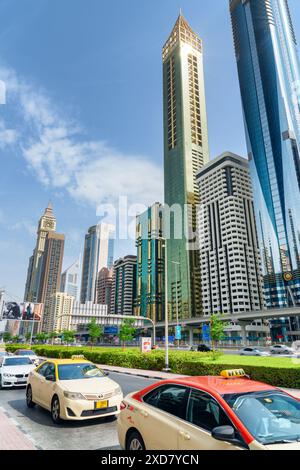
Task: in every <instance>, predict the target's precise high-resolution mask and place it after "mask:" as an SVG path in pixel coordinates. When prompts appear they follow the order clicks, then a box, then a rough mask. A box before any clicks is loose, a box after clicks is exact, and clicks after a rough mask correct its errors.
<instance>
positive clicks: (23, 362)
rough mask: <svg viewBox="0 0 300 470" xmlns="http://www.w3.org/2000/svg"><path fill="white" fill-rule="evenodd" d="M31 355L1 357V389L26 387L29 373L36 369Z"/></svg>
mask: <svg viewBox="0 0 300 470" xmlns="http://www.w3.org/2000/svg"><path fill="white" fill-rule="evenodd" d="M35 367H36V366H35V365H34V364H33V363H32V361H31V359H30V358H29V357H26V356H25V357H24V356H4V357H1V358H0V389H1V388H8V387H25V386H26V384H27V380H28V375H29V373H30V372H31V371H32V370H34V369H35Z"/></svg>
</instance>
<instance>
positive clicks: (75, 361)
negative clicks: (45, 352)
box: [44, 359, 91, 365]
mask: <svg viewBox="0 0 300 470" xmlns="http://www.w3.org/2000/svg"><path fill="white" fill-rule="evenodd" d="M45 362H52V363H53V364H57V365H62V364H78V363H83V364H90V363H91V361H88V360H87V359H45V361H44V363H45Z"/></svg>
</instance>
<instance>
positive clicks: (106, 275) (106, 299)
mask: <svg viewBox="0 0 300 470" xmlns="http://www.w3.org/2000/svg"><path fill="white" fill-rule="evenodd" d="M113 271H114V270H113V268H110V269H108V268H102V269H101V271H99V273H98V277H97V294H96V303H97V304H102V305H107V308H108V313H109V312H110V303H111V289H112V278H113Z"/></svg>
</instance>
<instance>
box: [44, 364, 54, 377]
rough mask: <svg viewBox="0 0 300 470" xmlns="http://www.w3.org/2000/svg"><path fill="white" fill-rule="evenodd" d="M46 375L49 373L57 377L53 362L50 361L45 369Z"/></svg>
mask: <svg viewBox="0 0 300 470" xmlns="http://www.w3.org/2000/svg"><path fill="white" fill-rule="evenodd" d="M44 374H45V377H47V376H48V375H53V376H54V377H55V365H54V364H53V363H51V362H50V363H49V364H48V367H47V368H46V369H45V372H44Z"/></svg>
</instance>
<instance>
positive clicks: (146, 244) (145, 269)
mask: <svg viewBox="0 0 300 470" xmlns="http://www.w3.org/2000/svg"><path fill="white" fill-rule="evenodd" d="M161 237H162V206H161V205H160V204H159V203H156V204H153V206H151V207H149V208H148V210H147V211H145V212H143V213H142V214H140V215H139V216H137V221H136V247H137V281H136V284H137V294H136V302H135V309H134V311H135V315H139V316H143V317H148V318H151V319H152V320H153V321H155V322H159V321H162V320H163V319H164V315H163V314H164V312H163V290H164V289H163V285H164V260H163V249H162V239H161Z"/></svg>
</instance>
